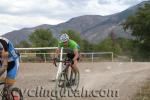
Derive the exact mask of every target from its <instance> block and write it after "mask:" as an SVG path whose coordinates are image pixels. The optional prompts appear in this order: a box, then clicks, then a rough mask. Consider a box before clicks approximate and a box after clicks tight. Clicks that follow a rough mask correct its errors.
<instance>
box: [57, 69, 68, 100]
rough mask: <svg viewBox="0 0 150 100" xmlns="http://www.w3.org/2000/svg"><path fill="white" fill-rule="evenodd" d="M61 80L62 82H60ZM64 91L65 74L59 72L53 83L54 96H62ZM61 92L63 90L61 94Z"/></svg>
mask: <svg viewBox="0 0 150 100" xmlns="http://www.w3.org/2000/svg"><path fill="white" fill-rule="evenodd" d="M61 81H62V83H61ZM60 84H61V85H62V84H63V85H64V86H63V87H61V86H60ZM65 91H66V75H65V73H64V72H62V73H60V74H59V75H58V79H56V84H55V97H56V99H59V98H61V97H62V95H63V94H65ZM62 92H64V93H63V94H62Z"/></svg>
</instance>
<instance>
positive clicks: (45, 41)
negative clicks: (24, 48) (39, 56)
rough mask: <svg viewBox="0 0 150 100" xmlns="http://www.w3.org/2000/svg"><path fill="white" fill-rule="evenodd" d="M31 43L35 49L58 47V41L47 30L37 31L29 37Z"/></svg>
mask: <svg viewBox="0 0 150 100" xmlns="http://www.w3.org/2000/svg"><path fill="white" fill-rule="evenodd" d="M29 41H30V42H31V44H32V46H33V47H53V46H56V45H57V44H56V43H57V40H56V39H55V38H54V37H53V35H52V32H51V31H50V30H46V29H37V30H35V31H34V32H33V33H32V34H31V35H30V36H29Z"/></svg>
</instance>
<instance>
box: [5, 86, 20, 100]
mask: <svg viewBox="0 0 150 100" xmlns="http://www.w3.org/2000/svg"><path fill="white" fill-rule="evenodd" d="M14 91H15V92H18V94H19V97H20V99H19V100H23V95H22V92H21V90H20V89H19V88H17V87H14V88H12V89H11V99H12V100H15V98H14V96H13V92H14ZM2 100H8V98H7V97H6V95H3V96H2Z"/></svg>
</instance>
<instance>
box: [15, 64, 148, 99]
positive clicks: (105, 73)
mask: <svg viewBox="0 0 150 100" xmlns="http://www.w3.org/2000/svg"><path fill="white" fill-rule="evenodd" d="M79 66H80V73H81V81H80V88H79V90H82V89H83V88H84V89H85V90H89V91H90V90H93V91H94V90H95V91H96V90H103V92H100V93H101V95H97V94H95V95H94V96H97V97H76V98H75V97H70V98H63V100H66V99H67V100H131V97H132V96H133V95H134V94H135V92H136V91H137V90H140V87H141V85H143V84H144V82H145V81H146V80H147V79H148V77H150V63H121V62H114V63H111V62H104V63H103V62H101V63H80V64H79ZM56 70H57V68H55V67H54V66H53V65H52V64H48V63H47V64H45V63H34V64H33V63H30V64H29V63H28V64H26V63H24V64H21V66H20V72H19V75H18V78H17V81H18V82H17V84H16V85H17V86H18V87H20V88H22V91H23V92H25V90H27V89H28V90H30V92H29V91H27V92H26V93H25V94H24V98H25V100H50V97H40V96H39V94H40V92H39V91H38V89H37V87H39V88H41V86H42V87H43V88H44V89H45V90H49V91H52V89H53V88H54V85H55V82H53V79H55V75H56ZM36 89H37V96H39V97H34V96H35V93H36V92H35V91H36ZM44 89H43V90H44ZM39 90H40V89H39ZM104 90H105V92H107V91H108V90H111V91H115V93H117V96H114V95H113V96H114V97H112V96H111V95H110V94H109V95H106V94H108V93H104ZM100 93H99V94H100ZM28 94H30V96H32V97H28V96H27V95H28ZM49 96H51V95H49Z"/></svg>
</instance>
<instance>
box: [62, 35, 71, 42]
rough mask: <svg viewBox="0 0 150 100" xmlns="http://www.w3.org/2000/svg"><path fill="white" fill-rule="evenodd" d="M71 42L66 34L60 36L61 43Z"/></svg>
mask: <svg viewBox="0 0 150 100" xmlns="http://www.w3.org/2000/svg"><path fill="white" fill-rule="evenodd" d="M68 40H69V36H68V35H67V34H66V33H64V34H62V35H61V36H60V41H61V42H66V41H68Z"/></svg>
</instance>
